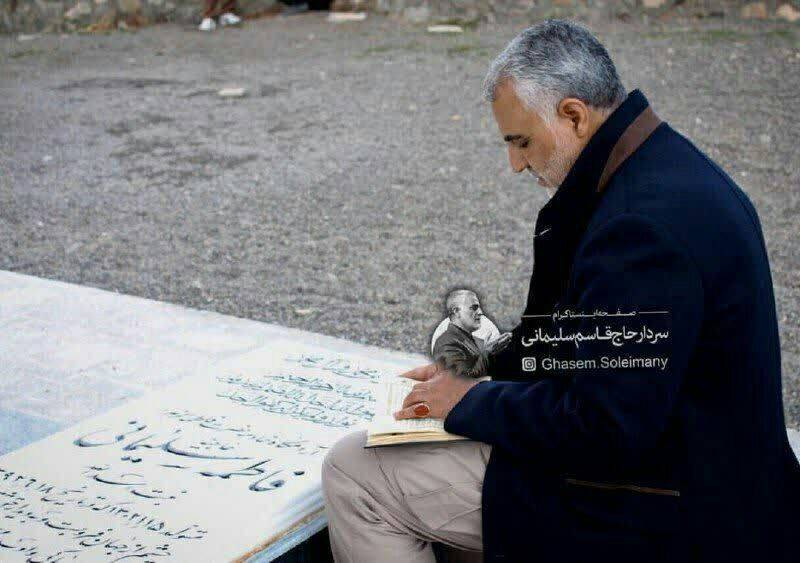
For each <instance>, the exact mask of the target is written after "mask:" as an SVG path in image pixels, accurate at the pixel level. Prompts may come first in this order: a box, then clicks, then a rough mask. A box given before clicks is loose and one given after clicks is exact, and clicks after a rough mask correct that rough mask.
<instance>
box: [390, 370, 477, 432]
mask: <svg viewBox="0 0 800 563" xmlns="http://www.w3.org/2000/svg"><path fill="white" fill-rule="evenodd" d="M401 377H408V378H410V379H416V380H417V381H419V383H417V384H416V385H414V387H413V389H412V390H411V393H409V394H408V396H407V397H406V400H405V401H403V408H402V409H401V410H399V411H397V412H396V413H394V417H395V418H396V419H397V420H402V419H404V418H441V419H444V418H446V417H447V415H448V414H449V413H450V411H451V410H452V409H453V407H454V406H456V404H457V403H458V402H459V401H460V400H461V398H462V397H463V396H464V395H466V394H467V391H469V390H470V389H471V388H472V387H473V386H475V385H477V384H478V383H480V382H479V381H477V380H475V379H467V378H465V377H458V376H457V375H455V374H453V372H451V371H449V370H446V369H444V368H443V367H441V366H440V365H439V364H435V363H434V364H430V365H427V366H422V367H418V368H416V369H413V370H411V371H409V372H406V373H404V374H403V375H401Z"/></svg>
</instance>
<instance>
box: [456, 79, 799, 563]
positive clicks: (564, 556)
mask: <svg viewBox="0 0 800 563" xmlns="http://www.w3.org/2000/svg"><path fill="white" fill-rule="evenodd" d="M648 107H649V106H648V102H647V100H646V98H645V97H644V96H643V95H642V94H641V93H640V92H639V91H634V92H632V93H631V94H630V95H629V96H628V98H627V99H626V101H625V102H624V103H623V104H622V105H621V106H620V107H619V108H618V109H617V110H616V111H615V112H614V113H613V114H612V115H611V116H610V117H609V119H608V120H607V121H606V122H605V123H604V124H603V125H602V126H601V128H600V129H599V130H598V131H597V132H596V133H595V135H594V136H593V137H592V138H591V140H590V141H589V144H588V145H587V146H586V148H585V149H584V151H583V152H582V153H581V155H580V157H579V158H578V160H577V162H576V163H575V165H574V166H573V168H572V170H571V171H570V173H569V174H568V176H567V178H566V180H565V181H564V183H563V184H562V186H561V188H560V189H559V191H558V192H557V193H556V195H555V196H554V197H553V198H552V199H551V200H550V201H549V202H548V203H547V204H546V205H545V206H544V207H543V208H542V210H541V211H540V213H539V216H538V219H537V222H536V231H535V232H536V233H537V234H536V235H535V237H534V258H535V260H534V263H535V271H534V275H533V276H532V278H531V287H530V291H529V296H528V305H527V309H526V315H541V314H548V313H552V312H553V311H556V310H565V309H571V310H573V311H590V312H591V311H596V310H606V311H617V310H619V309H622V310H623V311H625V310H631V309H637V310H639V311H648V310H650V311H656V310H658V311H666V312H668V318H669V323H670V326H669V332H670V335H671V337H670V339H669V342H668V344H666V345H665V346H666V347H665V348H662V349H660V352H663V353H664V354H667V355H669V364H668V365H667V367H666V368H665V369H663V370H654V369H644V368H642V369H607V370H605V371H603V370H595V371H590V372H583V371H579V370H577V369H576V370H574V371H573V372H568V373H567V374H566V375H564V374H562V375H559V376H549V375H547V374H542V372H541V368H540V370H539V371H538V372H534V373H529V372H525V371H522V369H521V357H522V356H525V355H526V354H527V355H531V354H533V355H535V354H536V353H537V352H536V350H537V348H536V347H535V346H534V347H533V348H530V349H529V348H525V347H523V346H522V345H521V341H522V336H524V335H525V328H524V327H523V325H520V326H519V327H517V329H515V331H514V339H513V342H512V346H511V347H509V348H508V350H507V351H506V353H504V354H503V355H502V356H501V358H499V359H498V361H497V362H496V366H497V367H496V370H495V372H494V373H493V374H492V375H493V376H494V379H495V380H494V381H488V382H481V383H479V384H478V385H476V386H475V387H473V388H472V389H471V390H470V391H469V392H468V393H467V395H466V396H465V397H464V398H463V399H462V400H461V402H459V404H458V405H456V407H455V408H454V409H453V410H452V411H451V412H450V414H449V415H448V417H447V418H446V420H445V429H446V430H448V431H450V432H453V433H456V434H461V435H465V436H468V437H470V438H472V439H475V440H479V441H482V442H486V443H488V444H491V445H492V446H493V448H492V455H491V458H490V460H489V465H488V467H487V470H486V475H485V479H484V488H483V541H484V551H485V555H486V560H487V561H494V560H502V561H536V562H537V563H547V562H551V561H552V562H558V563H567V562H580V563H584V562H588V561H615V562H622V561H637V562H653V561H675V562H678V561H681V562H682V561H703V562H716V561H720V562H731V561H748V562H755V561H775V562H776V561H786V562H788V561H800V552H798V548H797V547H796V546H792V548H791V549H790V548H789V537H788V534H789V533H797V531H798V530H800V526H799V524H800V518H798V514H800V494H799V492H800V485H799V484H798V482H800V468H799V467H798V464H797V461H796V459H795V457H794V455H793V453H792V451H791V448H790V447H789V443H788V440H787V436H786V429H785V426H784V417H783V408H782V401H781V363H780V347H779V341H778V326H777V322H776V313H775V301H774V296H773V289H772V280H771V275H770V269H769V263H768V260H767V252H766V249H765V245H764V238H763V235H762V232H761V226H760V224H759V220H758V216H757V214H756V211H755V209H754V208H753V205H752V204H751V202H750V201H749V199H748V198H747V196H746V195H745V194H744V193H743V192H742V191H741V190H740V189H739V187H737V186H736V184H735V183H734V182H733V180H731V178H730V177H728V176H727V175H726V174H725V173H724V172H723V171H722V170H721V169H720V168H719V167H718V166H717V165H716V164H715V163H713V162H712V161H711V160H709V158H708V157H707V156H705V155H704V154H703V153H702V152H701V151H700V150H698V149H697V148H696V147H695V146H694V145H693V144H692V143H690V142H689V141H688V140H687V139H686V138H684V137H683V136H681V135H680V134H678V133H677V132H675V131H674V130H673V129H672V128H671V127H669V125H667V124H666V123H661V124H660V125H658V126H657V127H656V128H655V130H654V131H653V132H652V134H649V136H648V137H646V140H644V141H643V143H642V144H641V145H640V146H639V147H638V148H636V149H635V150H634V151H633V153H632V154H631V155H630V156H629V157H628V158H627V159H625V160H624V161H623V162H622V164H621V165H620V166H619V168H618V169H617V170H616V172H615V173H614V174H612V175H611V177H610V181H609V182H608V183H607V186H606V187H605V189H604V190H602V191H598V185H599V184H600V177H601V174H602V172H603V169H604V167H605V165H606V162H607V161H609V157H610V155H612V149H613V148H614V146H615V145H618V142H617V141H618V140H619V139H620V137H621V136H624V132H625V131H626V130H629V129H631V128H630V127H629V126H630V125H631V123H633V122H634V120H635V119H636V118H637V117H638V116H640V115H642V114H643V113H644V112H646V111H647V108H648ZM648 113H649V112H648ZM618 156H619V155H617V157H618ZM595 344H596V343H591V342H590V343H588V344H587V345H582V346H580V348H575V349H574V351H573V352H571V354H572V358H573V359H576V358H577V359H586V358H588V357H589V356H590V355H591V354H592V353H593V351H594V348H593V346H594V345H595ZM662 344H663V343H662ZM659 345H660V344H659ZM540 366H541V364H540Z"/></svg>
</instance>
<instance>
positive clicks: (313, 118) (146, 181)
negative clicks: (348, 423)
mask: <svg viewBox="0 0 800 563" xmlns="http://www.w3.org/2000/svg"><path fill="white" fill-rule="evenodd" d="M526 23H527V22H525V21H521V20H518V19H517V20H515V21H513V22H506V23H496V24H491V25H489V24H486V25H481V26H479V27H478V28H476V29H474V30H470V31H468V32H467V33H464V34H463V35H458V36H434V35H431V34H427V33H426V32H425V30H424V27H419V26H411V25H408V24H401V23H398V22H395V21H392V20H389V19H385V18H382V17H376V16H370V18H369V19H368V20H367V21H366V22H364V23H359V24H342V25H333V24H329V23H327V22H325V20H324V15H323V14H308V15H302V16H293V17H290V18H283V19H282V18H273V19H263V20H255V21H249V22H247V24H246V25H245V26H244V27H243V28H241V29H224V30H222V31H219V32H216V33H213V34H201V33H199V32H196V31H194V30H193V29H191V28H187V27H180V26H173V25H159V26H154V27H151V28H147V29H144V30H141V31H138V32H135V33H123V32H118V33H114V34H111V35H94V36H91V35H72V36H59V35H52V36H42V37H39V38H37V39H35V40H33V41H26V42H20V41H18V40H17V39H16V38H14V37H8V36H6V37H1V38H0V269H6V270H12V271H15V272H21V273H27V274H32V275H36V276H42V277H46V278H53V279H59V280H64V281H69V282H74V283H80V284H86V285H90V286H95V287H100V288H104V289H111V290H115V291H119V292H123V293H128V294H133V295H138V296H144V297H149V298H153V299H158V300H164V301H169V302H173V303H180V304H184V305H188V306H191V307H197V308H201V309H210V310H215V311H219V312H222V313H227V314H233V315H237V316H241V317H247V318H252V319H257V320H264V321H270V322H275V323H280V324H282V325H287V326H291V327H300V328H304V329H308V330H313V331H318V332H322V333H326V334H331V335H335V336H341V337H346V338H350V339H353V340H356V341H359V342H363V343H368V344H374V345H379V346H388V347H390V348H395V349H401V350H405V351H412V352H423V351H425V349H426V346H427V339H428V336H429V335H430V333H431V332H432V330H433V328H434V326H435V325H436V324H437V322H438V321H439V319H440V318H441V314H440V312H441V300H442V297H443V295H444V294H445V292H446V291H447V289H448V288H449V287H452V286H454V285H468V286H473V287H475V288H477V289H479V290H480V291H481V292H483V295H484V299H483V302H484V308H485V310H486V311H487V312H488V313H489V314H490V315H491V316H493V317H494V318H495V320H496V321H497V322H498V324H500V325H501V326H510V325H511V324H512V323H513V322H514V319H515V318H517V317H518V315H519V314H520V313H521V310H522V307H523V303H524V300H525V295H526V292H527V284H528V279H529V275H530V271H531V262H532V244H531V237H532V233H533V222H534V218H535V216H536V213H537V211H538V210H539V208H540V207H541V206H542V205H543V203H544V201H545V197H544V194H543V193H541V191H540V188H537V187H536V186H534V185H533V183H532V180H531V179H530V177H529V176H527V175H526V176H525V177H523V176H515V175H513V174H512V173H511V172H510V170H509V167H508V164H507V161H506V156H505V151H504V147H503V144H502V142H501V140H500V138H499V136H498V134H497V131H496V129H495V126H494V123H493V121H492V119H491V114H490V111H489V108H488V107H487V106H486V105H485V104H484V103H483V102H482V101H481V100H480V82H481V80H482V77H483V74H484V71H485V69H486V66H487V65H488V63H489V62H490V60H491V58H492V57H493V55H494V54H496V53H497V52H499V50H500V49H501V48H502V47H503V45H504V44H505V43H506V41H508V40H509V39H510V38H511V37H513V35H514V34H515V33H516V32H517V31H519V30H520V29H521V28H522V27H524V26H525V25H526ZM594 29H595V31H596V32H597V33H598V35H599V36H600V37H601V39H602V40H603V41H604V42H605V43H606V44H607V46H608V47H609V50H610V52H611V54H612V56H613V57H614V58H615V60H616V62H617V65H618V67H619V70H620V73H621V75H622V77H623V80H624V81H625V83H626V85H627V86H628V87H629V88H634V87H638V88H641V89H642V90H643V91H644V92H645V94H646V95H647V96H648V97H649V98H650V100H651V102H652V103H653V105H654V107H655V109H656V110H657V112H658V113H659V114H660V115H661V116H662V117H663V118H665V119H666V120H667V121H669V122H670V123H671V124H672V126H673V127H675V128H677V129H678V130H679V131H681V132H683V133H685V134H686V135H687V136H689V137H690V138H691V139H692V140H694V141H695V142H696V143H697V144H698V145H699V146H700V147H701V148H702V149H703V150H705V151H706V152H707V153H708V154H709V155H710V156H711V157H712V158H714V159H716V160H717V161H718V162H719V163H720V164H721V165H722V166H723V167H724V168H725V169H726V170H727V171H728V172H729V173H730V174H731V175H732V176H733V177H734V178H735V179H736V180H737V181H738V182H739V183H740V185H741V186H742V187H743V188H744V190H745V191H746V192H747V193H748V194H749V196H750V197H751V198H752V200H753V202H754V203H755V205H756V207H757V209H758V211H759V213H760V216H761V220H762V223H763V227H764V231H765V235H766V239H767V245H768V249H769V252H770V258H771V261H772V271H773V276H774V284H775V294H776V298H777V307H778V313H779V319H780V325H781V326H780V328H781V338H782V347H783V369H784V371H783V373H784V383H785V385H784V389H785V393H784V397H785V404H786V411H787V416H788V421H787V422H788V423H789V424H790V425H792V426H795V427H797V426H799V425H800V281H799V280H798V277H797V275H796V272H797V269H798V265H799V263H800V255H799V254H798V249H799V248H798V244H799V243H798V236H797V234H798V226H797V218H798V213H800V208H799V206H800V192H798V179H800V163H799V162H798V161H799V160H800V159H798V154H799V153H798V148H797V139H796V131H795V126H796V123H797V115H798V114H799V113H800V99H799V98H798V92H799V91H800V72H799V71H800V28H798V27H797V26H791V25H790V24H778V23H762V24H759V25H756V24H748V25H746V26H740V25H739V24H734V23H724V24H723V23H722V22H718V21H717V22H711V23H704V22H682V23H681V22H678V23H673V24H670V25H668V26H666V27H663V26H661V27H658V28H656V27H652V26H644V25H643V24H639V23H623V22H606V23H600V24H596V25H595V26H594ZM226 86H242V87H245V88H246V89H247V96H246V97H244V98H241V99H223V98H220V97H218V96H217V95H216V92H217V90H219V89H220V88H223V87H226ZM698 235H699V236H702V233H698Z"/></svg>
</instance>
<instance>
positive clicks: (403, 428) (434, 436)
mask: <svg viewBox="0 0 800 563" xmlns="http://www.w3.org/2000/svg"><path fill="white" fill-rule="evenodd" d="M415 383H417V382H416V381H414V380H413V379H409V378H407V377H399V376H392V377H385V378H384V379H382V380H381V383H380V385H379V386H378V393H377V396H376V407H375V417H374V418H373V419H372V422H370V423H369V424H368V425H367V443H366V447H367V448H371V447H373V446H393V445H395V444H414V443H419V442H449V441H451V440H466V439H467V438H465V437H463V436H457V435H455V434H450V433H449V432H445V430H444V421H442V420H439V419H435V418H415V419H408V420H395V419H394V416H393V413H395V412H397V411H399V410H400V409H401V408H402V407H403V400H404V399H405V398H406V396H407V395H408V394H409V393H410V392H411V388H412V387H413V386H414V384H415Z"/></svg>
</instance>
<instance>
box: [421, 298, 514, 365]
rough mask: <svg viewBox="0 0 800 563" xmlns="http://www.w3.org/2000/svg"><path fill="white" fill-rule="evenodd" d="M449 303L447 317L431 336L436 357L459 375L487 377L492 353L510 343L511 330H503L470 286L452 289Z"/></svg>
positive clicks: (447, 299)
mask: <svg viewBox="0 0 800 563" xmlns="http://www.w3.org/2000/svg"><path fill="white" fill-rule="evenodd" d="M445 307H446V310H447V317H445V318H444V319H443V320H442V322H441V323H439V326H438V327H436V330H435V331H434V333H433V336H432V337H431V355H432V357H433V359H434V360H435V361H437V362H439V363H441V364H442V365H443V366H444V367H445V368H446V369H449V370H451V371H453V372H454V373H456V374H458V375H461V376H464V377H472V378H478V377H487V376H488V375H489V362H490V357H491V356H493V355H494V354H496V353H498V352H500V351H501V350H502V349H503V348H504V347H505V346H507V345H508V344H509V342H510V341H511V334H510V333H505V334H502V335H501V334H500V331H499V330H498V329H497V326H496V325H495V324H494V323H493V322H492V321H491V320H490V319H489V318H488V317H487V316H486V315H484V313H483V309H482V308H481V303H480V300H479V299H478V295H477V294H476V293H475V292H474V291H472V290H470V289H454V290H452V291H450V292H449V293H448V294H447V298H446V299H445Z"/></svg>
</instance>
